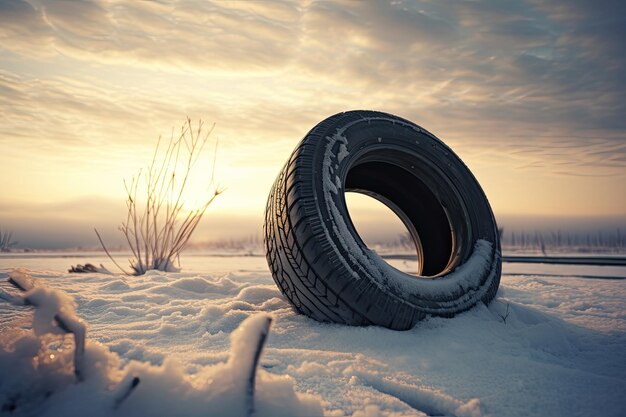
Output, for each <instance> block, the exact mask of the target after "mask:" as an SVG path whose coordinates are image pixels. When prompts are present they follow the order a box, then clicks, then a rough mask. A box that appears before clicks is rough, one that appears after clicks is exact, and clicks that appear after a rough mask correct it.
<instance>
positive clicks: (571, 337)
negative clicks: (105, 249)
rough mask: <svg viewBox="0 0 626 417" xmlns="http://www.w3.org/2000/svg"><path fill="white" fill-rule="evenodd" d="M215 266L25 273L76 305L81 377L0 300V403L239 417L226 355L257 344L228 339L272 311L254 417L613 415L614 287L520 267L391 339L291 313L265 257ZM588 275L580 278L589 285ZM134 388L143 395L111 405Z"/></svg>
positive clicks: (390, 334) (619, 346)
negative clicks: (39, 395) (31, 397)
mask: <svg viewBox="0 0 626 417" xmlns="http://www.w3.org/2000/svg"><path fill="white" fill-rule="evenodd" d="M214 261H215V259H210V262H209V258H205V259H201V258H199V259H195V260H194V262H193V268H192V272H179V273H171V272H168V273H161V272H156V271H151V272H149V273H148V274H146V275H144V276H141V277H122V276H110V275H104V274H67V273H64V272H57V271H52V270H46V265H49V264H50V263H49V261H46V260H45V259H41V260H39V259H38V260H31V261H30V262H31V265H32V267H31V268H32V271H30V274H31V275H32V276H33V277H34V278H35V279H36V280H38V281H39V282H40V283H43V284H45V285H47V286H49V287H50V288H53V289H59V290H62V291H64V292H65V293H67V294H68V295H70V296H71V297H73V299H74V302H75V304H76V312H77V314H78V316H79V317H81V318H82V319H83V320H84V321H85V322H86V323H87V326H88V332H87V340H88V342H87V347H86V354H87V360H86V363H87V364H88V365H87V366H88V368H89V369H88V377H87V378H86V380H85V382H83V383H80V384H75V383H74V375H73V373H72V372H73V370H72V366H71V355H72V354H73V341H72V340H73V339H72V338H71V336H69V335H68V336H64V337H62V336H58V335H55V336H53V335H44V336H41V338H40V339H37V338H36V337H35V336H34V334H32V332H31V331H30V328H31V324H32V320H33V318H32V313H31V312H29V310H28V309H26V308H24V307H17V306H13V305H9V304H8V303H0V346H1V347H0V370H1V371H2V372H1V375H3V377H1V378H0V403H6V401H7V397H8V396H9V395H13V394H12V393H15V392H23V391H25V390H26V391H27V392H45V391H46V388H48V387H49V386H52V387H63V389H61V390H55V393H54V394H53V395H51V396H50V397H49V398H47V399H41V400H40V401H39V402H37V401H31V403H33V404H36V403H38V404H41V408H40V409H38V410H37V414H38V415H61V414H59V413H63V414H62V415H79V414H81V413H82V412H84V411H85V407H88V409H89V413H90V415H115V416H117V415H120V416H125V415H139V414H141V415H163V414H164V413H165V414H168V413H169V414H172V415H218V414H219V415H245V398H244V397H245V389H243V388H242V385H241V381H244V380H245V378H243V377H241V372H243V371H241V369H246V368H247V367H248V366H249V365H244V364H243V362H244V361H237V360H235V359H233V358H237V357H238V356H239V357H249V355H246V354H245V351H246V349H248V348H249V347H250V346H253V345H254V344H253V343H251V342H250V341H249V340H248V339H246V337H244V336H241V335H246V334H249V332H247V331H246V327H250V326H251V327H252V329H254V326H253V325H252V324H253V323H254V322H253V321H254V320H259V319H258V318H255V317H261V318H263V317H264V316H265V317H266V316H267V315H268V314H269V315H270V316H271V317H272V318H273V324H272V328H271V331H270V333H269V336H268V339H267V344H266V348H265V351H264V354H263V356H262V357H261V361H260V364H261V370H260V371H259V372H258V374H257V384H256V387H257V398H258V404H257V405H258V406H257V408H256V410H257V414H256V415H259V416H261V415H268V416H269V415H273V416H281V415H285V416H287V415H289V416H291V415H307V416H308V415H321V414H324V415H331V416H344V415H354V416H420V415H454V416H459V417H460V416H489V415H492V416H527V415H550V416H587V415H603V416H621V415H624V414H625V413H626V401H625V400H624V399H623V393H624V392H625V390H626V353H624V351H625V350H624V346H626V309H625V301H624V300H625V299H626V298H625V296H626V290H625V287H624V281H616V280H590V279H582V278H572V277H553V276H542V275H541V271H536V270H533V274H534V275H528V274H524V273H523V271H518V269H519V268H520V267H519V266H517V265H516V266H515V268H516V269H513V270H512V273H513V275H508V274H507V264H505V265H504V272H505V275H504V276H503V279H502V284H501V287H500V288H501V289H500V292H499V294H498V296H497V298H496V299H495V301H494V302H493V303H492V304H491V305H490V306H489V307H485V306H482V305H481V306H479V307H477V308H474V309H472V310H470V311H468V312H466V313H463V314H461V315H459V316H457V317H456V318H454V319H441V318H429V319H427V320H425V321H423V322H420V323H418V324H417V326H416V327H415V328H413V329H412V330H409V331H406V332H396V331H391V330H388V329H383V328H378V327H367V328H353V327H346V326H340V325H335V324H324V323H318V322H315V321H313V320H311V319H308V318H306V317H304V316H301V315H297V314H295V313H294V312H293V310H292V309H291V307H290V305H289V304H288V303H287V301H286V300H284V299H283V298H282V296H281V295H280V292H279V291H278V289H277V288H276V286H275V285H274V283H273V281H272V279H271V276H270V274H269V272H268V271H267V266H266V265H265V260H264V259H263V258H235V259H227V260H226V259H225V260H223V261H220V262H218V263H214ZM8 262H9V260H7V261H3V263H2V264H1V265H2V266H3V268H4V267H5V265H6V264H7V263H8ZM183 265H184V260H183ZM237 265H239V267H237ZM533 268H537V267H536V266H533ZM599 268H600V267H597V268H596V270H595V271H585V274H593V273H595V274H597V275H600V276H602V275H603V273H602V271H600V269H599ZM227 270H229V271H231V272H228V273H225V272H224V271H227ZM1 271H2V272H3V273H1V274H0V275H1V276H0V282H1V283H0V288H2V289H4V290H6V291H12V288H10V287H9V286H8V284H7V283H6V277H7V276H8V274H9V273H10V271H11V269H10V268H8V267H6V268H4V269H2V270H1ZM196 271H207V272H206V273H204V272H202V273H200V272H196ZM549 272H550V274H553V275H554V272H555V270H554V268H551V269H550V271H549ZM557 272H558V271H557ZM569 272H570V271H569V270H568V273H569ZM623 272H624V273H623V274H622V276H624V275H626V271H623ZM544 275H545V274H544ZM572 275H573V274H572ZM507 305H508V316H506V313H507ZM259 314H261V316H259ZM505 316H506V322H504V319H503V317H505ZM246 319H248V321H246V322H244V320H246ZM250 320H252V322H251V321H250ZM242 323H244V324H243V328H239V326H240V325H241V324H242ZM251 323H252V324H251ZM238 328H239V330H237V331H235V329H238ZM251 333H252V334H253V333H255V332H254V331H252V332H251ZM237 335H240V336H237ZM238 337H239V338H238ZM39 343H43V344H44V346H45V347H46V349H39ZM242 349H243V353H241V352H240V351H241V350H242ZM237 352H240V353H237ZM35 355H38V356H37V360H33V356H35ZM51 355H53V356H54V357H51ZM34 363H36V364H37V368H36V371H35V366H34V365H33V364H34ZM238 365H241V368H237V366H238ZM237 369H239V370H237ZM238 372H239V373H238ZM244 374H245V372H244ZM4 375H12V378H10V379H7V378H6V377H4ZM134 376H137V377H139V378H140V379H141V383H140V384H139V385H138V386H137V387H136V389H135V390H134V391H133V392H132V393H131V394H130V395H129V396H128V397H127V398H126V399H125V400H124V401H123V402H122V403H121V404H120V405H119V406H118V407H117V408H116V407H115V404H116V402H117V401H118V399H119V398H120V396H122V395H123V393H124V392H125V391H127V390H128V387H129V386H130V384H131V382H132V378H133V377H134ZM20 384H22V385H20ZM42 384H43V385H46V386H41V385H42ZM31 411H32V410H31ZM1 413H2V412H0V414H1ZM11 415H20V414H17V413H12V414H11ZM24 415H28V414H27V413H26V414H24Z"/></svg>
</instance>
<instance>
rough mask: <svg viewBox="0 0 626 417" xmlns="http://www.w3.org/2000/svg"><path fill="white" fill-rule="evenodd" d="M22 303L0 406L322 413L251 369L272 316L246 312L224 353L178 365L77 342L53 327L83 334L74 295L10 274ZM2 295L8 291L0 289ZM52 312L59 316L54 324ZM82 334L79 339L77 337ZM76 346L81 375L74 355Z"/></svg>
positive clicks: (50, 411) (4, 362)
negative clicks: (24, 314)
mask: <svg viewBox="0 0 626 417" xmlns="http://www.w3.org/2000/svg"><path fill="white" fill-rule="evenodd" d="M10 279H11V280H13V282H14V285H16V286H17V287H20V288H21V289H22V290H23V289H25V288H30V289H28V290H27V291H25V292H24V293H23V295H11V296H10V297H12V298H11V300H12V301H16V300H19V299H20V297H21V298H22V299H23V300H26V301H27V302H26V303H24V304H25V305H31V306H34V307H35V311H34V314H33V320H32V324H31V326H30V328H28V329H21V328H20V326H17V325H16V326H14V327H12V328H11V331H10V332H8V333H6V334H3V337H2V339H0V369H1V370H2V375H11V378H2V379H0V407H1V408H2V411H3V412H7V411H8V412H10V413H11V415H13V416H30V415H38V416H59V415H63V416H81V417H82V416H84V415H87V414H88V415H90V416H110V415H115V416H137V415H141V416H162V415H176V416H197V415H219V416H251V415H253V414H254V416H257V417H263V416H267V417H269V416H321V415H322V406H321V402H320V399H319V398H318V397H316V396H313V395H310V394H301V393H297V392H296V391H295V388H294V387H295V382H294V380H293V379H291V378H290V377H288V376H283V375H272V374H268V373H267V372H265V371H264V370H262V369H261V370H258V371H257V368H258V362H259V358H260V355H261V351H262V348H263V345H264V343H265V339H266V337H267V335H268V332H269V326H270V324H271V322H272V320H273V318H272V317H271V316H270V315H268V314H266V313H258V314H255V315H251V316H249V317H247V318H245V320H243V322H242V323H241V325H240V326H239V327H238V328H237V329H236V330H235V331H234V332H233V333H232V335H231V338H230V339H231V351H230V355H229V357H228V360H227V361H225V362H219V363H217V364H214V365H210V366H204V367H202V368H200V369H195V372H194V373H193V374H189V373H187V372H185V370H184V368H183V367H182V366H181V364H179V363H178V362H177V361H176V360H173V359H170V358H165V360H163V363H162V364H160V365H154V364H151V363H148V362H142V361H137V360H130V361H129V362H127V363H124V361H122V360H121V359H120V357H119V356H118V355H117V354H116V353H113V352H111V351H110V350H109V349H108V348H107V347H105V346H104V345H102V344H100V343H97V342H92V341H87V343H86V346H85V347H84V351H83V347H82V346H80V343H82V342H79V339H78V337H77V338H75V340H74V343H72V342H73V341H72V340H68V339H67V338H66V337H64V334H63V332H62V331H59V327H64V329H65V331H71V332H72V333H74V334H75V335H77V334H80V335H82V336H84V334H85V332H86V327H85V325H84V323H83V322H82V320H80V319H78V318H77V317H76V314H75V311H74V301H73V299H72V298H71V297H70V296H69V295H67V294H64V293H63V292H61V291H59V290H54V289H50V288H47V287H44V286H38V285H34V286H30V285H29V284H30V283H31V281H32V280H31V279H30V277H29V276H28V275H26V274H24V273H23V272H15V273H12V274H11V275H10ZM3 298H8V297H3ZM59 317H63V326H60V323H61V322H60V320H59ZM81 340H84V339H81ZM79 351H80V358H79V359H80V367H81V372H80V377H79V378H76V377H77V376H78V373H77V372H75V371H76V370H77V368H78V366H79V365H78V362H77V361H76V357H78V356H77V355H78V353H79ZM257 374H258V375H257Z"/></svg>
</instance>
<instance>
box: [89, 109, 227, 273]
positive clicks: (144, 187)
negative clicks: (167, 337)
mask: <svg viewBox="0 0 626 417" xmlns="http://www.w3.org/2000/svg"><path fill="white" fill-rule="evenodd" d="M214 126H215V125H213V126H211V128H210V129H208V130H207V131H204V130H203V127H204V124H203V122H202V121H201V120H200V121H199V122H198V126H197V127H196V128H194V127H193V126H192V123H191V119H189V118H187V122H186V123H185V124H183V126H182V127H181V130H180V134H179V135H178V136H174V133H173V132H172V136H171V137H170V140H169V143H168V144H167V147H166V148H165V150H164V151H162V150H161V149H160V148H161V137H159V140H158V142H157V146H156V149H155V151H154V155H153V157H152V162H151V164H150V166H149V167H148V168H147V170H146V172H145V174H144V173H142V172H141V171H140V172H139V174H137V176H136V177H133V178H132V181H131V182H130V184H128V183H127V182H126V181H125V182H124V186H125V187H126V194H127V200H126V207H127V209H128V211H127V216H126V221H124V222H123V223H122V224H121V226H120V227H119V230H120V231H121V232H122V234H124V237H125V238H126V242H127V243H128V246H129V247H130V250H131V251H132V253H133V257H134V259H132V260H129V262H130V267H131V269H132V274H133V275H143V274H144V273H145V272H146V271H148V270H150V269H157V270H159V271H177V270H178V268H177V267H176V266H175V265H174V262H175V261H176V260H178V259H179V256H180V253H181V252H182V250H183V249H184V248H185V246H186V245H187V243H188V242H189V238H190V237H191V235H192V233H193V232H194V230H195V229H196V227H197V226H198V223H200V220H201V219H202V216H203V215H204V212H205V211H206V209H207V208H208V207H209V205H211V203H212V202H213V200H215V198H216V197H217V196H218V195H219V194H220V193H221V192H222V191H223V190H222V189H220V188H218V187H216V186H215V182H214V173H215V160H216V154H217V141H216V143H215V150H214V153H213V165H212V168H211V169H212V172H211V177H210V181H209V184H208V186H209V189H210V190H212V192H211V193H210V194H209V197H208V198H207V199H206V200H204V202H203V203H201V204H199V205H198V206H197V207H196V208H194V209H192V210H190V211H189V212H188V213H187V214H185V213H184V210H183V208H184V206H185V198H186V197H187V195H186V194H185V190H186V187H187V186H188V184H189V180H190V174H191V172H192V168H193V167H194V165H195V164H196V162H197V161H198V158H199V157H200V155H201V154H202V151H203V149H204V147H205V145H206V143H207V140H208V138H209V136H210V134H211V132H212V131H213V127H214ZM163 153H164V154H163ZM161 154H163V155H161ZM141 180H143V181H141ZM141 198H144V199H145V201H144V200H141ZM94 230H95V229H94ZM95 232H96V235H97V236H98V240H99V241H100V244H101V245H102V248H103V249H104V251H105V252H106V254H107V255H108V257H109V258H110V259H111V260H112V261H113V263H114V264H115V265H116V266H117V267H118V268H119V269H120V270H122V271H123V272H124V273H126V274H128V275H131V273H129V272H127V271H126V270H125V269H124V268H122V267H121V266H120V265H119V264H118V263H117V262H116V261H115V259H114V258H113V257H112V256H111V254H110V253H109V251H108V249H107V247H106V245H105V244H104V241H103V240H102V237H101V236H100V233H98V231H97V230H95ZM179 266H180V265H179Z"/></svg>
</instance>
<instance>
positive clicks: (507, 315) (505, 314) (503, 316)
mask: <svg viewBox="0 0 626 417" xmlns="http://www.w3.org/2000/svg"><path fill="white" fill-rule="evenodd" d="M498 316H500V318H501V319H502V323H504V324H506V319H507V318H508V317H509V303H506V311H505V312H504V314H498Z"/></svg>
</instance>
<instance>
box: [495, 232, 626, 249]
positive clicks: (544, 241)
mask: <svg viewBox="0 0 626 417" xmlns="http://www.w3.org/2000/svg"><path fill="white" fill-rule="evenodd" d="M500 238H501V243H502V247H503V248H506V249H511V250H515V249H519V250H539V251H541V252H547V251H563V250H569V251H576V252H625V251H626V235H625V234H624V233H623V232H622V231H621V230H620V229H615V230H614V231H597V232H588V233H577V232H563V231H561V230H556V231H548V232H546V231H534V232H519V231H518V232H515V231H511V232H508V233H507V232H506V230H502V229H500Z"/></svg>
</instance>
